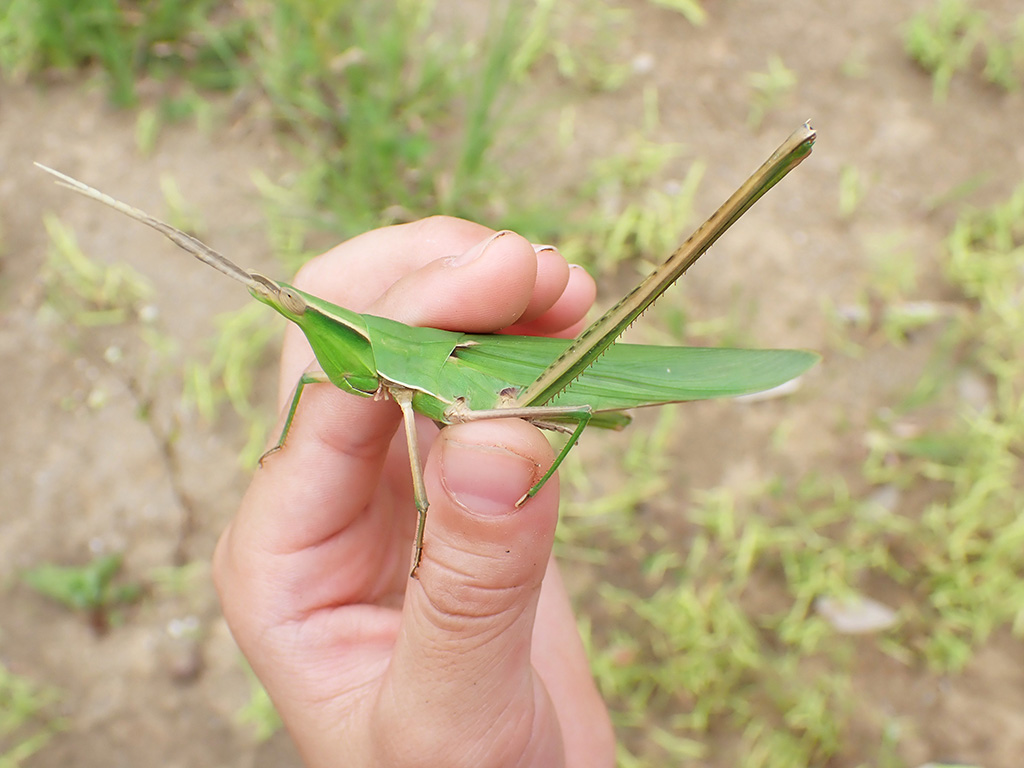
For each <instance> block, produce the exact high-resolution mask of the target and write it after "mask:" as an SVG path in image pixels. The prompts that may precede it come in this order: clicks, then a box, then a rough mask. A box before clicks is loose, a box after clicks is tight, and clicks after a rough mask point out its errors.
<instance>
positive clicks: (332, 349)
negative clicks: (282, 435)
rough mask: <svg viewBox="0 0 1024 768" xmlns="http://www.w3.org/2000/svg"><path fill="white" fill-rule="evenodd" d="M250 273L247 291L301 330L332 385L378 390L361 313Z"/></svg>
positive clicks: (363, 392) (368, 392) (358, 391)
mask: <svg viewBox="0 0 1024 768" xmlns="http://www.w3.org/2000/svg"><path fill="white" fill-rule="evenodd" d="M249 275H250V277H251V278H252V281H251V282H250V283H249V292H250V293H251V294H252V295H253V297H254V298H255V299H257V300H258V301H261V302H263V303H264V304H266V305H268V306H270V307H273V308H274V309H275V310H277V312H278V313H280V314H282V315H284V316H285V317H286V318H288V319H289V320H291V321H292V322H293V323H295V324H296V325H297V326H299V328H301V329H302V332H303V333H304V334H305V335H306V339H307V340H308V341H309V345H310V346H311V347H312V348H313V354H314V355H316V359H317V361H318V362H319V363H320V367H321V368H322V369H323V371H324V373H326V374H327V376H328V378H329V379H330V380H331V383H333V384H334V386H336V387H338V388H339V389H341V390H343V391H345V392H348V393H350V394H353V395H360V396H362V397H372V396H373V395H374V394H375V393H376V392H377V390H378V389H379V388H380V377H379V376H378V375H377V367H376V364H375V362H374V358H373V345H372V343H371V342H370V333H369V330H368V329H367V327H366V323H365V322H364V321H363V318H362V315H360V314H358V313H356V312H352V311H351V310H348V309H345V308H343V307H339V306H336V305H334V304H331V303H329V302H327V301H324V300H322V299H318V298H316V297H315V296H310V295H309V294H306V293H303V292H302V291H300V290H299V289H298V288H293V287H292V286H290V285H287V284H283V283H278V282H276V281H274V280H271V279H270V278H269V277H266V276H265V275H261V274H259V273H257V272H250V273H249Z"/></svg>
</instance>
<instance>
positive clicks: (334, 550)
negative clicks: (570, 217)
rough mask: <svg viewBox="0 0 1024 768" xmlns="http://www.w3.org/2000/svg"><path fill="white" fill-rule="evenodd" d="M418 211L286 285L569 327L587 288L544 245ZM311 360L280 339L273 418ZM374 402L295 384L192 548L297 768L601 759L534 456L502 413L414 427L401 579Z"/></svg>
mask: <svg viewBox="0 0 1024 768" xmlns="http://www.w3.org/2000/svg"><path fill="white" fill-rule="evenodd" d="M493 235H494V232H493V230H490V229H487V228H486V227H482V226H480V225H477V224H472V223H470V222H466V221H462V220H458V219H451V218H445V217H435V218H431V219H425V220H423V221H419V222H415V223H413V224H407V225H401V226H395V227H388V228H384V229H380V230H375V231H373V232H369V233H367V234H365V235H361V236H360V237H357V238H355V239H353V240H350V241H348V242H345V243H342V244H341V245H339V246H337V247H336V248H334V249H333V250H331V251H329V252H328V253H326V254H324V255H323V256H321V257H319V258H317V259H315V260H313V261H312V262H310V263H309V264H308V265H307V266H306V267H304V268H303V269H302V271H301V272H300V274H299V275H298V277H297V278H296V281H295V285H296V286H297V287H299V288H301V289H303V290H307V291H309V292H311V293H314V294H316V295H317V296H320V297H322V298H324V299H327V300H329V301H332V302H334V303H337V304H340V305H343V306H346V307H351V308H353V309H355V310H357V311H360V312H369V313H373V314H378V315H383V316H386V317H391V318H393V319H395V320H399V321H401V322H404V323H407V324H410V325H420V326H433V327H438V328H446V329H449V330H458V331H466V332H474V333H489V332H497V331H500V330H503V329H504V330H507V331H508V332H512V333H519V334H537V335H553V336H554V335H558V336H574V335H576V333H577V332H578V331H579V330H580V328H581V327H582V325H583V315H584V313H585V312H586V310H587V309H588V308H589V307H590V305H591V303H592V302H593V300H594V294H595V287H594V283H593V280H592V279H591V278H590V277H589V276H588V275H587V274H586V272H584V271H583V270H581V269H578V268H570V267H569V266H568V265H567V264H566V262H565V260H564V259H563V258H562V257H561V255H560V254H558V253H557V251H555V250H554V249H549V248H539V247H537V246H533V245H531V244H530V243H529V242H527V241H526V240H525V239H523V238H522V237H520V236H518V235H515V234H511V233H507V234H504V235H503V236H501V237H496V238H495V237H492V236H493ZM307 368H315V362H314V361H313V357H312V352H311V351H310V349H309V347H308V345H307V344H306V342H305V339H304V338H303V337H302V335H301V333H300V332H298V330H297V329H295V328H294V327H293V328H290V329H289V331H288V335H287V336H286V340H285V346H284V351H283V355H282V364H281V387H280V392H281V394H280V401H281V406H282V407H283V405H284V403H285V402H286V401H287V399H288V397H289V394H290V392H291V389H292V387H293V386H294V384H295V382H296V381H297V380H298V378H299V376H300V375H301V373H302V372H303V371H304V370H306V369H307ZM399 421H400V417H399V411H398V408H397V407H396V406H395V404H394V403H393V402H383V401H373V400H369V399H364V398H358V397H355V396H352V395H347V394H345V393H343V392H340V391H339V390H337V389H335V388H334V387H331V386H327V385H317V386H313V387H309V388H307V390H306V392H305V393H304V394H303V398H302V401H301V403H300V405H299V409H298V413H297V416H296V418H295V421H294V424H293V427H292V430H291V432H290V434H289V437H288V444H287V446H286V447H285V449H284V450H282V451H280V452H279V453H277V454H275V455H273V456H271V457H270V458H269V460H268V461H267V462H266V465H265V466H264V467H263V468H262V469H261V470H259V471H258V472H257V473H256V475H255V477H254V479H253V482H252V485H251V486H250V488H249V491H248V492H247V494H246V496H245V498H244V500H243V502H242V505H241V508H240V509H239V511H238V514H237V516H236V517H235V519H234V520H233V521H232V522H231V524H230V525H229V526H228V528H227V529H226V530H225V531H224V533H223V535H222V537H221V539H220V542H219V544H218V546H217V550H216V553H215V556H214V575H215V579H216V583H217V588H218V591H219V593H220V596H221V602H222V604H223V609H224V614H225V616H226V618H227V621H228V623H229V625H230V627H231V631H232V633H233V634H234V637H235V639H236V640H237V642H238V644H239V646H240V647H241V649H242V651H243V653H244V654H245V655H246V657H247V658H248V660H249V662H250V663H251V665H252V667H253V669H254V670H255V672H256V674H257V675H258V676H259V677H260V679H261V681H262V682H263V684H264V686H265V687H266V689H267V691H268V693H269V694H270V696H271V698H272V699H273V701H274V704H275V705H276V707H277V709H278V711H279V712H280V714H281V717H282V718H283V720H284V722H285V724H286V726H287V727H288V730H289V732H290V733H291V735H292V737H293V739H294V741H295V743H296V744H297V746H298V748H299V751H300V752H301V754H302V756H303V758H304V760H305V761H306V763H307V765H309V766H311V767H314V768H328V767H331V768H334V767H335V766H346V768H364V767H365V768H371V767H373V768H377V767H380V768H384V766H387V768H407V767H408V768H412V767H413V766H436V765H445V766H450V767H451V768H460V767H462V766H465V767H466V768H470V766H472V768H506V767H508V768H512V767H515V768H527V766H536V767H538V768H540V767H541V766H543V767H544V768H558V767H559V766H568V767H570V768H577V767H579V768H583V766H587V768H602V767H605V768H610V766H613V765H614V752H615V750H614V740H613V736H612V729H611V724H610V721H609V719H608V713H607V709H606V708H605V705H604V703H603V702H602V700H601V698H600V696H599V695H598V692H597V690H596V688H595V686H594V683H593V680H592V678H591V676H590V671H589V667H588V665H587V660H586V656H585V654H584V650H583V646H582V643H581V641H580V638H579V635H578V633H577V630H576V624H575V620H574V617H573V614H572V610H571V607H570V605H569V600H568V597H567V595H566V592H565V588H564V586H563V584H562V580H561V578H560V576H559V573H558V568H557V566H556V565H555V563H554V560H553V559H552V557H551V547H552V542H553V538H554V529H555V523H556V520H557V514H558V483H557V479H552V481H551V482H549V483H548V484H547V485H546V486H545V487H544V488H543V489H542V490H541V491H540V492H539V493H538V494H537V495H536V496H535V497H534V498H533V499H531V500H530V501H528V502H527V503H526V504H524V505H523V506H522V507H520V508H518V509H516V508H515V506H514V504H515V501H516V500H517V499H518V498H519V497H520V496H521V495H522V494H523V493H524V492H525V491H526V490H527V489H528V488H529V487H530V486H531V485H532V484H533V483H534V482H535V481H536V480H537V479H538V478H539V477H540V475H541V474H542V472H543V469H544V468H546V467H547V466H548V465H549V464H550V462H551V460H552V458H553V453H552V450H551V448H550V446H549V444H548V442H547V440H546V438H545V437H544V436H543V435H542V434H541V433H540V432H539V431H538V430H537V429H536V428H534V427H533V426H531V425H529V424H527V423H525V422H523V421H521V420H519V419H506V420H498V421H489V422H478V423H472V424H463V425H458V426H453V427H448V428H447V429H445V430H443V431H440V432H438V430H437V429H436V428H435V427H434V426H433V425H432V424H431V423H430V422H428V421H424V423H422V424H421V425H420V429H421V440H422V443H423V445H422V446H421V451H422V454H423V455H424V456H426V460H425V479H426V485H427V493H428V497H429V498H430V500H431V506H430V512H429V517H428V521H427V530H426V540H425V550H424V556H423V562H422V564H421V566H420V569H419V578H418V579H410V578H409V575H408V572H409V567H410V557H411V552H412V538H413V533H414V525H415V518H416V515H415V509H414V506H413V500H412V491H411V479H410V473H409V467H408V459H407V456H406V450H405V445H404V440H403V436H402V434H401V433H399V434H398V435H397V437H396V435H395V432H396V430H397V429H398V427H399Z"/></svg>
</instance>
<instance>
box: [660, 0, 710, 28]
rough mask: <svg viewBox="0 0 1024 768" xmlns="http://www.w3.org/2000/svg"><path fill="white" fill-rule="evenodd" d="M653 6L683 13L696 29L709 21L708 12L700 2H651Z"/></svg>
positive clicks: (668, 0) (683, 0)
mask: <svg viewBox="0 0 1024 768" xmlns="http://www.w3.org/2000/svg"><path fill="white" fill-rule="evenodd" d="M650 2H651V3H652V4H653V5H657V6H660V7H662V8H668V9H669V10H670V11H676V12H678V13H681V14H682V15H683V17H684V18H685V19H686V20H687V21H688V22H690V23H691V24H693V26H695V27H702V26H704V24H705V23H706V22H707V20H708V12H707V11H705V10H704V6H702V5H701V4H700V2H699V1H698V0H650Z"/></svg>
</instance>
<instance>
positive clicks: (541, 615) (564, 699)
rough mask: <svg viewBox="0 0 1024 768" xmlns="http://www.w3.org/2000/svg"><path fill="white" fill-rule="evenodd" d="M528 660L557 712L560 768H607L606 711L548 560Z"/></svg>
mask: <svg viewBox="0 0 1024 768" xmlns="http://www.w3.org/2000/svg"><path fill="white" fill-rule="evenodd" d="M531 658H532V659H533V664H534V667H535V668H536V669H537V674H538V675H540V678H541V680H543V681H544V687H545V688H546V689H547V692H548V695H549V696H550V697H551V701H552V702H553V703H554V705H555V710H556V711H557V712H558V717H559V724H560V725H561V729H562V741H563V742H564V744H565V754H566V768H584V767H586V768H599V767H600V768H611V766H612V765H613V764H614V756H615V734H614V731H613V730H612V723H611V719H610V718H609V717H608V707H607V706H606V705H605V703H604V701H603V700H602V698H601V695H600V693H599V692H598V690H597V686H596V685H595V684H594V678H593V675H592V674H591V671H590V664H589V662H588V661H587V654H586V650H585V649H584V647H583V642H582V641H581V639H580V634H579V629H578V628H577V626H576V617H575V616H574V615H573V612H572V606H571V604H570V602H569V596H568V594H567V593H566V591H565V585H564V583H563V582H562V577H561V575H560V574H559V572H558V566H557V565H556V564H555V561H554V558H552V559H551V561H550V562H549V563H548V570H547V573H546V574H545V575H544V589H543V590H542V591H541V595H540V603H539V605H538V606H537V622H536V624H535V626H534V630H533V650H532V653H531Z"/></svg>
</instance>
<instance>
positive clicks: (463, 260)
mask: <svg viewBox="0 0 1024 768" xmlns="http://www.w3.org/2000/svg"><path fill="white" fill-rule="evenodd" d="M508 233H509V231H508V230H507V229H503V230H501V231H500V232H495V233H494V234H493V235H491V236H490V237H488V238H487V239H486V240H482V241H481V242H479V243H477V244H476V245H474V246H473V247H472V248H470V249H469V250H468V251H466V252H465V253H463V254H461V255H459V256H451V257H450V258H449V259H448V264H449V266H452V267H463V266H465V265H466V264H469V263H470V262H471V261H476V260H477V259H479V258H480V257H481V256H483V255H484V251H486V250H487V246H489V245H490V244H491V243H493V242H494V241H495V240H497V239H498V238H499V237H504V236H505V235H507V234H508Z"/></svg>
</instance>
